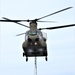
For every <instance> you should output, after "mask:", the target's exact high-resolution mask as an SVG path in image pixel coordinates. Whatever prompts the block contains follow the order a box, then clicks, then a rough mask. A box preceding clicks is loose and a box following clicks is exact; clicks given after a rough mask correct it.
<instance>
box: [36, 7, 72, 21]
mask: <svg viewBox="0 0 75 75" xmlns="http://www.w3.org/2000/svg"><path fill="white" fill-rule="evenodd" d="M71 8H72V7H67V8H65V9H62V10H59V11H56V12H54V13H51V14H49V15H46V16H43V17H41V18H38V19H37V20H40V19H43V18H46V17H48V16H51V15H54V14H57V13H59V12H62V11H65V10H68V9H71Z"/></svg>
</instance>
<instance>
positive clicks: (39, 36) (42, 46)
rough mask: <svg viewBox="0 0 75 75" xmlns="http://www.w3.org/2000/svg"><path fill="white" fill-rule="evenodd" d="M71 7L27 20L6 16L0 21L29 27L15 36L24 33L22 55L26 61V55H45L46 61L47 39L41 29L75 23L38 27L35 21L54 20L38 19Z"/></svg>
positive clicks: (51, 28) (70, 25)
mask: <svg viewBox="0 0 75 75" xmlns="http://www.w3.org/2000/svg"><path fill="white" fill-rule="evenodd" d="M71 8H72V7H67V8H64V9H62V10H59V11H56V12H54V13H51V14H48V15H46V16H43V17H40V18H36V19H33V20H29V19H28V20H11V19H8V18H6V17H3V19H4V20H0V22H13V23H16V24H19V25H21V26H24V27H27V28H29V30H28V31H26V32H25V33H21V34H18V35H17V36H20V35H23V34H25V41H24V42H23V44H22V48H23V57H24V56H26V62H27V61H28V57H40V56H45V60H46V61H47V60H48V58H47V56H48V52H47V43H46V41H47V39H46V37H45V36H44V35H43V32H42V31H41V30H44V29H48V30H53V29H59V28H66V27H72V26H75V24H69V25H62V26H56V27H47V28H39V29H38V28H37V25H38V24H37V22H54V21H40V20H41V19H43V18H46V17H49V16H52V15H54V14H57V13H59V12H62V11H65V10H68V9H71ZM19 22H29V26H27V25H24V24H21V23H19Z"/></svg>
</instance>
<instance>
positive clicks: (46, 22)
mask: <svg viewBox="0 0 75 75" xmlns="http://www.w3.org/2000/svg"><path fill="white" fill-rule="evenodd" d="M37 22H46V23H47V22H49V23H57V22H56V21H37Z"/></svg>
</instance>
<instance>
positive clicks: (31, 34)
mask: <svg viewBox="0 0 75 75" xmlns="http://www.w3.org/2000/svg"><path fill="white" fill-rule="evenodd" d="M29 35H30V36H34V35H38V36H39V38H40V39H42V38H43V37H44V38H46V39H47V34H46V33H44V32H41V31H40V30H36V31H35V32H31V31H27V32H26V35H25V39H26V40H27V39H28V36H29Z"/></svg>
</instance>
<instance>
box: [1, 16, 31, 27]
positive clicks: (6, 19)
mask: <svg viewBox="0 0 75 75" xmlns="http://www.w3.org/2000/svg"><path fill="white" fill-rule="evenodd" d="M3 19H5V20H0V21H1V22H14V23H16V24H19V25H21V26H24V27H27V28H30V27H28V26H26V25H24V24H21V23H18V21H15V20H10V19H8V18H5V17H3Z"/></svg>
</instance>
